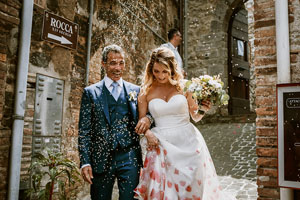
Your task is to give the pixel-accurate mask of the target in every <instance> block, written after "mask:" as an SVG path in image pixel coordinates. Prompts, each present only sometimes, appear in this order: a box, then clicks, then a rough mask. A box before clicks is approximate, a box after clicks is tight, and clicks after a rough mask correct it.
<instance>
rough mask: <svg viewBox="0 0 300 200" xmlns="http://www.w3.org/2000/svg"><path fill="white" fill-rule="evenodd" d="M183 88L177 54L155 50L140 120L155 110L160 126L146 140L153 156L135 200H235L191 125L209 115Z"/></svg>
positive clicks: (142, 95) (148, 159) (147, 160)
mask: <svg viewBox="0 0 300 200" xmlns="http://www.w3.org/2000/svg"><path fill="white" fill-rule="evenodd" d="M181 84H182V75H181V72H179V70H178V68H177V63H176V61H175V57H174V54H173V53H172V52H171V51H170V50H169V49H168V48H165V47H160V48H157V49H155V50H154V51H153V52H152V54H151V58H150V61H149V62H148V64H147V66H146V73H145V76H144V80H143V85H142V91H141V93H140V95H139V97H138V108H139V117H140V118H142V117H144V116H145V115H146V113H147V112H148V111H149V112H150V113H151V115H152V116H153V118H154V120H155V127H154V128H152V129H151V130H150V129H149V130H147V131H146V132H145V137H144V138H143V139H144V143H147V144H145V145H147V154H146V158H145V161H144V166H143V169H142V172H141V175H140V182H139V185H138V186H137V188H136V189H135V198H138V199H145V200H147V199H148V200H152V199H157V200H161V199H164V200H177V199H182V200H183V199H191V200H196V199H199V200H200V199H201V200H218V199H222V200H223V199H226V200H227V199H234V198H232V197H229V196H226V195H225V194H224V192H223V191H222V190H221V187H220V184H219V181H218V177H217V174H216V171H215V167H214V164H213V161H212V159H211V157H210V154H209V151H208V149H207V146H206V144H205V141H204V139H203V137H202V135H201V133H200V132H199V131H198V129H197V128H196V127H195V126H194V125H193V124H192V123H191V122H190V116H191V117H192V119H193V120H194V121H196V122H197V121H199V120H201V119H202V117H203V115H201V114H199V112H197V111H198V104H197V102H195V100H194V99H193V98H192V95H191V94H190V93H183V90H182V86H181ZM209 108H210V102H204V103H203V105H202V106H201V109H202V110H204V111H207V110H208V109H209ZM145 138H146V139H147V141H146V139H145ZM143 139H142V141H141V143H143ZM142 146H143V145H142Z"/></svg>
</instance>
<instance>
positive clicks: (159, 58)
mask: <svg viewBox="0 0 300 200" xmlns="http://www.w3.org/2000/svg"><path fill="white" fill-rule="evenodd" d="M154 63H159V64H162V65H164V66H165V67H166V70H167V71H168V73H169V82H170V83H171V84H172V85H174V86H176V89H177V90H178V91H180V90H182V86H181V84H180V81H181V80H182V78H183V76H182V73H181V70H180V69H179V67H178V66H177V61H176V59H175V56H174V53H173V52H172V51H171V50H170V49H168V48H167V47H159V48H156V49H154V50H153V51H152V53H151V57H150V60H149V61H148V63H147V65H146V71H145V75H144V78H143V83H142V86H141V87H142V91H143V92H144V94H145V95H146V94H147V93H148V91H149V89H150V88H151V86H152V84H153V81H154V75H153V66H154Z"/></svg>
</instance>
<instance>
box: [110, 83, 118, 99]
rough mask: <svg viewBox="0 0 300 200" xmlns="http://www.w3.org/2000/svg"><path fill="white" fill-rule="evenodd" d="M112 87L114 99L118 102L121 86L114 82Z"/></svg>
mask: <svg viewBox="0 0 300 200" xmlns="http://www.w3.org/2000/svg"><path fill="white" fill-rule="evenodd" d="M111 86H113V89H112V91H111V95H112V96H113V97H114V99H115V100H116V101H117V100H118V98H119V93H118V86H119V83H117V82H113V83H112V84H111Z"/></svg>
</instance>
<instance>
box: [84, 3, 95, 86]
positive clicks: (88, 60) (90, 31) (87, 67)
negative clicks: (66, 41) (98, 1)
mask: <svg viewBox="0 0 300 200" xmlns="http://www.w3.org/2000/svg"><path fill="white" fill-rule="evenodd" d="M89 3H90V15H89V30H88V38H87V55H86V77H85V85H86V86H88V85H89V71H90V58H91V38H92V26H93V13H94V0H90V1H89Z"/></svg>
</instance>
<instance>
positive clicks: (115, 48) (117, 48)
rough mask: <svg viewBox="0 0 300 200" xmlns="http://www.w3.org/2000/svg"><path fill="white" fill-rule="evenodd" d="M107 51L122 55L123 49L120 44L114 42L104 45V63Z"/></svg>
mask: <svg viewBox="0 0 300 200" xmlns="http://www.w3.org/2000/svg"><path fill="white" fill-rule="evenodd" d="M109 52H114V53H120V54H122V55H123V56H124V51H123V49H122V48H121V47H120V46H118V45H116V44H112V45H108V46H106V47H104V49H103V52H102V61H103V62H104V63H106V62H107V55H108V54H109Z"/></svg>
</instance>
